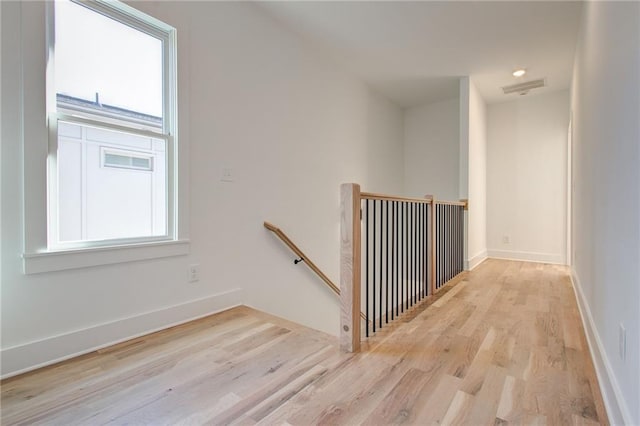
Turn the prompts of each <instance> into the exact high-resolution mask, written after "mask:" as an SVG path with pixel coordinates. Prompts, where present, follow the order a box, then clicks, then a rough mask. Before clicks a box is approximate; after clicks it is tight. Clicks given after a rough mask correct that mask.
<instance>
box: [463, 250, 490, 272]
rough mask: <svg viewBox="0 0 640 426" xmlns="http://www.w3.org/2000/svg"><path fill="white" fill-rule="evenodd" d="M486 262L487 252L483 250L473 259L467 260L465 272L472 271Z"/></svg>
mask: <svg viewBox="0 0 640 426" xmlns="http://www.w3.org/2000/svg"><path fill="white" fill-rule="evenodd" d="M485 260H487V250H482V251H481V252H480V253H478V254H476V255H475V256H473V257H472V258H471V259H469V260H465V262H464V270H465V271H472V270H473V269H474V268H475V267H476V266H478V265H479V264H481V263H482V262H484V261H485Z"/></svg>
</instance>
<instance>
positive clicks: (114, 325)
mask: <svg viewBox="0 0 640 426" xmlns="http://www.w3.org/2000/svg"><path fill="white" fill-rule="evenodd" d="M243 299H244V290H242V289H233V290H229V291H227V292H224V293H220V294H216V295H213V296H209V297H205V298H203V299H198V300H193V301H190V302H186V303H182V304H180V305H175V306H169V307H166V308H162V309H158V310H155V311H151V312H146V313H143V314H139V315H135V316H132V317H128V318H122V319H119V320H115V321H111V322H108V323H103V324H100V325H96V326H91V327H87V328H84V329H81V330H76V331H72V332H69V333H63V334H60V335H57V336H52V337H49V338H46V339H42V340H38V341H35V342H29V343H25V344H22V345H17V346H13V347H10V348H6V349H3V350H2V352H1V358H2V370H1V372H0V378H2V379H5V378H7V377H11V376H15V375H17V374H22V373H26V372H27V371H31V370H35V369H36V368H40V367H44V366H47V365H51V364H54V363H57V362H60V361H64V360H66V359H69V358H73V357H76V356H79V355H83V354H86V353H89V352H93V351H95V350H98V349H101V348H104V347H107V346H111V345H115V344H117V343H120V342H124V341H127V340H130V339H134V338H136V337H140V336H144V335H146V334H150V333H154V332H156V331H160V330H164V329H167V328H170V327H173V326H176V325H179V324H184V323H186V322H189V321H193V320H196V319H198V318H203V317H206V316H209V315H212V314H214V313H217V312H221V311H224V310H227V309H230V308H232V307H235V306H239V305H241V304H242V301H243Z"/></svg>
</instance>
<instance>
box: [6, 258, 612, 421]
mask: <svg viewBox="0 0 640 426" xmlns="http://www.w3.org/2000/svg"><path fill="white" fill-rule="evenodd" d="M455 281H456V282H455V283H450V284H447V285H446V286H444V287H443V288H442V289H441V290H440V291H439V292H438V293H437V294H435V295H433V296H430V297H429V298H427V299H425V302H424V303H422V304H419V305H416V306H414V307H412V308H411V309H409V310H407V311H405V312H403V313H401V314H400V315H399V316H398V319H397V321H395V322H394V323H393V324H389V325H386V324H385V327H383V328H382V329H381V330H378V332H377V333H376V334H375V335H374V336H372V337H371V338H370V339H369V340H367V341H365V342H363V345H362V346H363V351H362V352H361V353H359V354H343V353H340V351H339V346H338V340H337V338H335V337H334V336H329V335H327V334H324V333H321V332H319V331H315V330H311V329H308V328H306V327H304V326H301V325H299V324H295V323H292V322H290V321H287V320H284V319H281V318H277V317H274V316H272V315H269V314H266V313H263V312H259V311H256V310H254V309H251V308H248V307H237V308H234V309H231V310H229V311H226V312H222V313H220V314H216V315H213V316H210V317H207V318H203V319H200V320H197V321H194V322H191V323H188V324H183V325H181V326H177V327H172V328H170V329H167V330H163V331H161V332H158V333H153V334H150V335H148V336H143V337H141V338H137V339H133V340H131V341H128V342H124V343H121V344H118V345H114V346H112V347H109V348H105V349H101V350H99V351H96V352H93V353H91V354H87V355H84V356H81V357H78V358H76V359H73V360H69V361H65V362H62V363H59V364H56V365H54V366H50V367H46V368H43V369H40V370H37V371H34V372H31V373H27V374H24V375H21V376H18V377H14V378H11V379H7V380H4V381H2V382H1V383H0V387H1V390H0V393H1V403H2V411H1V413H0V416H1V417H0V421H1V423H2V424H3V425H14V424H64V425H75V424H78V425H102V424H113V425H123V424H154V425H164V424H166V425H174V424H193V425H200V424H216V425H218V424H236V425H255V424H258V425H269V426H271V425H291V426H298V425H310V424H331V425H342V424H349V425H350V424H372V425H380V424H385V425H386V424H412V425H441V424H474V425H475V424H496V425H502V424H548V425H565V424H566V425H569V424H574V425H594V424H603V425H607V424H608V420H607V416H606V412H605V408H604V404H603V402H602V397H601V395H600V390H599V387H598V381H597V377H596V374H595V370H594V368H593V364H592V361H591V358H590V354H589V348H588V345H587V341H586V337H585V335H584V330H583V328H582V323H581V318H580V313H579V311H578V307H577V303H576V300H575V296H574V292H573V289H572V287H571V282H570V279H569V277H568V273H567V270H566V268H564V267H561V266H557V265H545V264H533V263H527V262H517V261H504V260H494V259H489V260H487V261H485V262H484V263H483V264H481V265H480V266H478V267H477V268H476V269H475V270H474V271H472V272H467V273H464V274H461V275H460V276H459V277H457V278H456V280H455Z"/></svg>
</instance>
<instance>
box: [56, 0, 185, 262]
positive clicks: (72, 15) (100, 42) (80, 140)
mask: <svg viewBox="0 0 640 426" xmlns="http://www.w3.org/2000/svg"><path fill="white" fill-rule="evenodd" d="M49 18H50V22H49V23H50V24H53V25H51V26H50V28H52V30H50V34H49V37H50V41H49V48H50V57H49V66H48V70H47V72H48V81H47V95H48V116H49V135H50V136H49V138H50V141H49V163H48V247H49V249H52V250H58V249H66V248H83V247H95V246H113V245H122V244H127V243H140V242H151V241H166V240H174V239H176V229H175V228H176V214H177V211H176V205H175V200H176V196H175V191H176V179H177V177H176V175H175V170H176V167H175V161H176V158H175V157H176V156H175V152H176V146H175V145H176V140H175V135H176V73H175V65H176V64H175V58H176V53H175V48H176V46H175V30H174V29H173V28H172V27H170V26H168V25H166V24H164V23H162V22H160V21H158V20H156V19H155V18H151V17H149V16H147V15H144V14H143V13H141V12H138V11H137V10H135V9H133V8H131V7H129V6H126V5H124V4H122V3H119V2H113V1H109V2H106V1H90V2H81V3H80V2H75V1H71V0H56V1H55V3H54V8H53V13H52V14H50V15H49Z"/></svg>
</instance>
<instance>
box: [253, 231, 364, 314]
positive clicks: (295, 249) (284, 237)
mask: <svg viewBox="0 0 640 426" xmlns="http://www.w3.org/2000/svg"><path fill="white" fill-rule="evenodd" d="M264 227H265V228H267V229H268V230H269V231H271V232H273V233H274V234H276V235H277V236H278V238H280V239H281V240H282V242H283V243H285V244H286V245H287V247H289V248H290V249H291V251H293V252H294V253H295V254H296V255H297V256H298V257H299V258H301V259H302V260H303V261H304V263H305V264H306V265H307V266H308V267H309V268H310V269H311V270H312V271H313V272H315V273H316V275H317V276H319V277H320V279H322V281H324V282H325V284H327V285H328V286H329V288H330V289H331V290H333V292H334V293H335V294H337V295H338V296H340V289H339V288H338V286H337V285H335V284H334V283H333V281H331V279H330V278H329V277H327V275H326V274H325V273H324V272H322V271H321V270H320V268H318V267H317V266H316V264H315V263H313V262H312V261H311V260H310V259H309V258H308V257H307V255H306V254H304V252H303V251H302V250H300V248H299V247H298V246H297V245H296V244H295V243H294V242H293V241H291V239H290V238H289V237H288V236H287V234H285V233H284V232H283V231H282V229H280V228H278V227H277V226H275V225H274V224H272V223H269V222H267V221H265V222H264ZM360 317H362V319H363V320H365V321H366V320H367V317H366V316H365V315H364V313H362V312H360Z"/></svg>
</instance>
